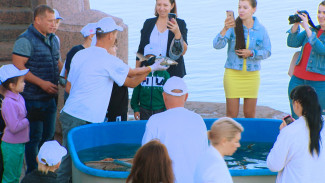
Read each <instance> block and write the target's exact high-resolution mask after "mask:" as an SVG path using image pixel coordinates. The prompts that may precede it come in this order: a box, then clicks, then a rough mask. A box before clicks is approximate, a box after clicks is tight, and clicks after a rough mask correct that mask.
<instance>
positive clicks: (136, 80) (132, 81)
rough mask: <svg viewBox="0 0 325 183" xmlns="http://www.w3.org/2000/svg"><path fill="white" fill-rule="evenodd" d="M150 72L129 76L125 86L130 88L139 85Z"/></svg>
mask: <svg viewBox="0 0 325 183" xmlns="http://www.w3.org/2000/svg"><path fill="white" fill-rule="evenodd" d="M149 73H150V71H149V72H148V73H143V74H137V75H135V76H132V77H129V76H127V77H126V79H125V81H124V84H123V86H126V87H129V88H134V87H136V86H138V85H139V84H140V83H141V82H142V81H143V80H145V79H146V76H147V75H148V74H149Z"/></svg>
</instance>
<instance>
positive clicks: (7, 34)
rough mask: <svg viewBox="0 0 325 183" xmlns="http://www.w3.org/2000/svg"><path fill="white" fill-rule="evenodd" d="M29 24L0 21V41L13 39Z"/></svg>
mask: <svg viewBox="0 0 325 183" xmlns="http://www.w3.org/2000/svg"><path fill="white" fill-rule="evenodd" d="M28 26H29V24H20V25H12V24H1V23H0V41H15V40H16V39H17V37H18V36H19V35H20V34H21V33H23V32H24V31H25V30H26V29H27V28H28Z"/></svg>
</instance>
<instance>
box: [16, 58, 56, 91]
mask: <svg viewBox="0 0 325 183" xmlns="http://www.w3.org/2000/svg"><path fill="white" fill-rule="evenodd" d="M27 61H28V58H27V57H23V56H19V55H16V54H13V55H12V63H13V64H14V65H15V66H16V67H17V68H18V69H19V70H24V69H27V68H26V67H25V64H26V63H27ZM25 80H26V81H28V82H30V83H32V84H35V85H37V86H39V87H40V88H41V89H42V90H44V91H45V92H47V93H49V94H56V93H57V92H58V87H57V85H55V84H53V83H51V82H50V81H45V80H42V79H41V78H39V77H37V76H35V75H34V74H33V73H31V72H28V73H27V74H26V75H25Z"/></svg>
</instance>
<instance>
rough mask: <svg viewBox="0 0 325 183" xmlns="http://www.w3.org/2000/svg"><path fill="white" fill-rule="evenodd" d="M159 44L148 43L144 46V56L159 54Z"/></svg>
mask: <svg viewBox="0 0 325 183" xmlns="http://www.w3.org/2000/svg"><path fill="white" fill-rule="evenodd" d="M157 48H158V46H156V45H153V44H147V45H146V46H145V47H144V50H143V55H144V56H147V55H154V56H156V57H157V56H159V50H158V49H157Z"/></svg>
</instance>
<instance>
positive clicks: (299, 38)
mask: <svg viewBox="0 0 325 183" xmlns="http://www.w3.org/2000/svg"><path fill="white" fill-rule="evenodd" d="M297 13H298V12H297ZM297 15H298V16H299V17H300V18H301V19H302V21H301V22H297V23H295V24H293V26H292V28H291V29H290V30H289V31H288V33H289V35H288V39H287V44H288V46H289V47H293V48H299V47H301V52H300V54H299V57H298V59H297V61H296V63H295V68H294V71H293V76H292V77H291V79H290V82H289V87H288V95H290V93H291V91H292V89H293V88H295V87H296V86H299V85H304V84H307V85H310V86H312V87H313V88H315V90H316V92H317V95H318V99H319V102H320V105H321V108H322V113H323V114H325V113H324V109H325V62H324V61H325V33H324V30H325V1H322V2H321V3H320V4H319V6H318V13H317V19H318V22H319V25H318V26H316V27H312V28H310V27H309V24H308V16H307V15H306V14H305V13H302V14H299V13H298V14H297ZM299 25H301V27H302V28H303V29H304V31H303V32H301V33H299V32H300V27H299ZM290 107H291V114H292V117H294V118H295V119H297V117H298V116H297V115H296V114H295V113H294V111H293V108H292V101H291V100H290Z"/></svg>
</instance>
